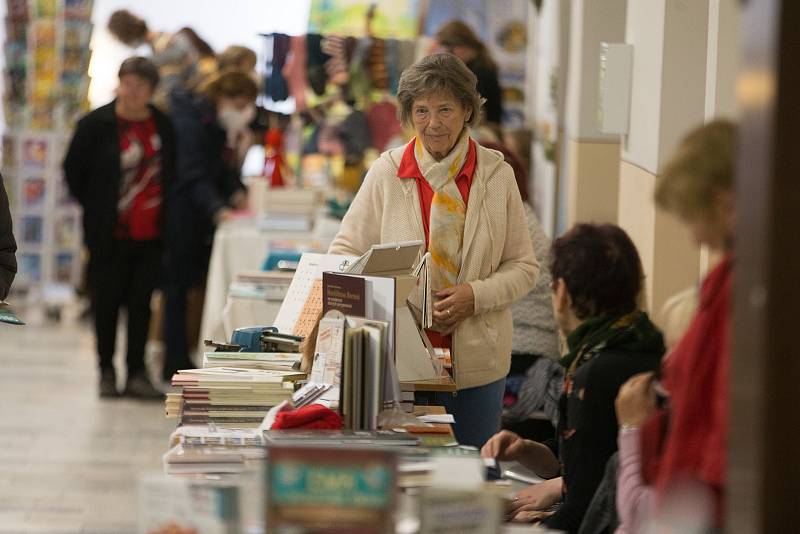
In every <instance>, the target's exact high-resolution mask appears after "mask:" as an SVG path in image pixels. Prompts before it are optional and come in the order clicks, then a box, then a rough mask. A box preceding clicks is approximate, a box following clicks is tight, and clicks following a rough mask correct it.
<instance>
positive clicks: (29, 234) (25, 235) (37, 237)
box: [22, 215, 43, 245]
mask: <svg viewBox="0 0 800 534" xmlns="http://www.w3.org/2000/svg"><path fill="white" fill-rule="evenodd" d="M42 226H43V225H42V217H41V215H26V216H25V217H23V218H22V242H23V243H25V244H27V245H40V244H41V243H42Z"/></svg>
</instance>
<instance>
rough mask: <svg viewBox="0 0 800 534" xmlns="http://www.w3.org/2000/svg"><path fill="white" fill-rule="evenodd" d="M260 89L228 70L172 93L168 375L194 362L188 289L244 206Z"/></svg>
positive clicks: (199, 280)
mask: <svg viewBox="0 0 800 534" xmlns="http://www.w3.org/2000/svg"><path fill="white" fill-rule="evenodd" d="M257 95H258V87H257V86H256V83H255V81H253V78H252V77H251V76H249V75H248V74H245V73H243V72H238V71H227V72H219V73H217V74H216V75H213V76H211V77H210V78H209V79H208V80H206V81H205V82H204V83H203V84H202V85H201V86H200V87H199V88H198V90H197V91H196V92H192V91H188V90H185V89H181V90H178V91H175V92H174V93H172V95H171V97H170V103H171V106H170V107H171V109H172V113H173V115H172V117H173V121H174V124H175V131H176V133H177V139H178V145H177V165H176V169H177V171H176V179H175V183H174V187H172V188H171V189H170V192H169V198H170V211H169V214H168V220H167V255H166V280H165V286H164V300H165V308H164V315H165V317H164V336H165V349H166V355H165V357H166V361H165V365H164V370H163V377H164V379H165V380H170V379H171V377H172V375H173V374H174V373H175V372H176V371H177V370H179V369H185V368H192V367H194V364H193V363H192V361H191V359H190V346H191V347H192V348H193V347H194V345H195V344H196V342H197V339H196V336H195V335H191V339H189V338H190V334H189V333H188V331H187V298H188V292H189V289H190V288H192V287H197V286H201V287H202V285H203V283H204V280H205V276H206V274H207V271H208V262H209V259H210V256H211V245H212V241H213V237H214V230H215V228H216V226H217V225H218V224H219V223H221V222H223V221H225V220H227V219H229V218H230V217H231V216H232V214H233V210H243V209H246V207H247V195H246V190H245V187H244V185H243V184H242V181H241V162H240V160H239V158H238V157H237V155H236V153H235V149H234V147H235V142H236V139H237V136H238V135H239V134H240V133H241V132H242V131H244V130H245V129H246V128H247V126H248V125H249V124H250V122H251V121H252V120H253V118H254V116H255V100H256V96H257ZM197 309H199V310H202V306H198V307H197Z"/></svg>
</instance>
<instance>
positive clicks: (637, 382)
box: [614, 372, 656, 426]
mask: <svg viewBox="0 0 800 534" xmlns="http://www.w3.org/2000/svg"><path fill="white" fill-rule="evenodd" d="M654 376H655V374H654V373H652V372H650V373H640V374H638V375H635V376H633V377H632V378H631V379H630V380H628V381H627V382H625V383H624V384H623V385H622V387H621V388H619V393H618V394H617V400H616V401H615V402H614V404H615V406H616V408H617V421H618V422H619V424H620V425H629V426H639V425H641V424H642V423H644V422H645V421H647V419H649V418H650V416H651V415H653V413H654V412H655V411H656V390H655V387H654V386H653V378H654Z"/></svg>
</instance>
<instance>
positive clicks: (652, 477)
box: [616, 120, 737, 533]
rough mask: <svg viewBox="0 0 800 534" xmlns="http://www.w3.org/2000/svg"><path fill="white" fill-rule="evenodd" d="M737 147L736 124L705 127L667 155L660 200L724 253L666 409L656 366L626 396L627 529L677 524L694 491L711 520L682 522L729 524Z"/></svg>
mask: <svg viewBox="0 0 800 534" xmlns="http://www.w3.org/2000/svg"><path fill="white" fill-rule="evenodd" d="M736 148H737V133H736V126H735V125H734V124H732V123H730V122H728V121H724V120H717V121H714V122H711V123H709V124H706V125H705V126H702V127H700V128H697V129H696V130H694V131H693V132H691V133H689V135H687V136H686V137H685V138H684V140H683V141H682V142H681V144H680V146H679V147H678V149H677V151H676V152H675V154H674V155H673V156H672V158H670V160H669V161H668V162H667V164H666V165H665V167H664V169H663V172H662V179H661V182H660V183H659V185H658V187H657V189H656V194H655V200H656V203H657V204H658V206H659V207H660V208H662V209H664V210H666V211H667V212H669V213H672V214H674V215H675V216H677V217H678V218H679V219H680V220H681V221H682V222H683V223H684V224H685V225H687V226H688V227H689V228H690V229H691V230H692V233H693V234H694V236H695V239H696V240H697V242H698V243H702V244H706V245H708V246H709V247H711V248H712V249H713V250H715V251H717V252H720V253H722V254H723V255H724V257H723V259H722V261H721V262H720V263H719V265H718V266H717V267H716V268H715V269H714V270H712V271H711V272H710V273H709V274H708V276H707V277H706V279H705V281H704V282H703V285H702V288H701V290H700V295H699V300H698V308H697V312H696V314H695V316H694V318H693V320H692V322H691V324H690V326H689V328H688V330H687V332H686V334H685V335H684V336H683V338H682V339H681V340H680V342H679V343H678V345H677V346H676V347H675V348H674V350H673V351H672V352H671V354H670V357H669V358H668V359H666V360H665V362H664V364H663V367H662V375H663V378H662V379H661V380H660V383H661V384H660V386H661V389H662V391H664V392H665V393H667V394H668V398H667V400H666V407H665V408H661V409H657V408H656V396H657V393H656V388H657V384H656V382H657V380H656V377H655V376H654V375H653V374H652V373H645V374H642V375H638V376H636V377H634V378H632V379H631V380H630V381H629V382H628V383H626V384H625V385H624V386H623V387H622V388H621V390H620V393H619V396H618V398H617V401H616V404H617V417H618V419H619V422H620V424H621V429H620V433H619V436H618V441H619V450H620V470H619V474H618V480H619V482H618V493H617V508H618V511H619V516H620V520H621V526H620V528H619V530H618V532H621V533H627V532H642V531H644V530H643V529H646V528H648V525H649V524H651V523H652V522H654V521H655V522H657V523H665V524H672V525H673V526H674V525H675V523H674V521H675V520H676V519H677V518H678V517H680V516H686V515H687V514H685V512H686V510H675V509H674V508H672V507H674V506H675V503H676V502H677V501H679V500H681V497H682V495H683V498H684V501H685V498H686V497H685V495H686V493H685V492H686V491H687V490H688V491H690V492H691V493H690V494H691V495H692V497H690V499H691V501H692V502H693V503H694V505H695V507H697V508H699V509H700V510H699V511H700V512H701V514H700V516H699V517H700V518H701V521H702V522H703V523H704V524H699V525H691V526H687V525H682V526H681V528H682V529H684V530H686V531H693V532H701V531H703V530H704V529H711V528H722V527H723V521H722V518H723V515H724V498H725V490H726V488H725V485H726V477H725V469H726V453H727V448H726V440H727V436H728V372H729V358H730V334H731V331H730V329H731V304H732V302H731V297H732V294H731V291H732V287H733V254H732V249H733V235H734V215H735V208H734V164H735V154H736ZM695 511H697V510H695ZM703 512H704V513H703ZM703 516H704V517H703ZM689 529H693V530H689Z"/></svg>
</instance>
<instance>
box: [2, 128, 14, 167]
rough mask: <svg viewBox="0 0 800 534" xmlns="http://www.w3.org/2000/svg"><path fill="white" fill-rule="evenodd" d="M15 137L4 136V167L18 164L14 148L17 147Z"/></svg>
mask: <svg viewBox="0 0 800 534" xmlns="http://www.w3.org/2000/svg"><path fill="white" fill-rule="evenodd" d="M16 146H17V145H16V143H15V142H14V138H13V137H11V136H10V135H5V136H3V168H4V169H13V168H15V167H16V166H17V155H16V153H15V152H16V151H15V150H14V148H15V147H16Z"/></svg>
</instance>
